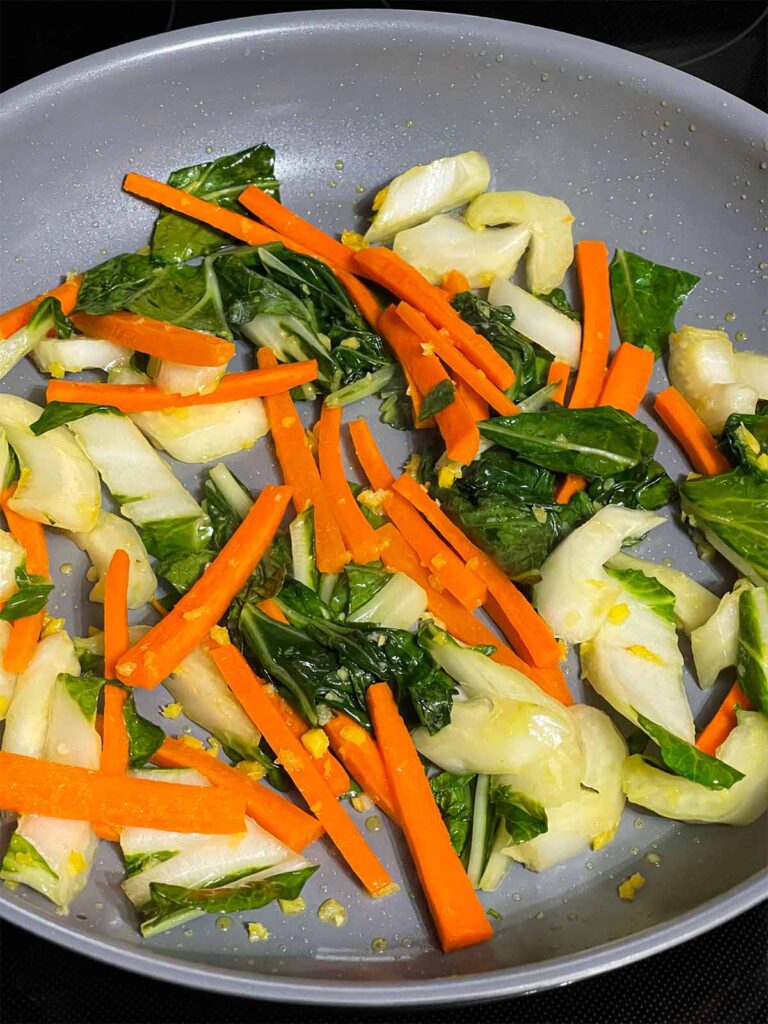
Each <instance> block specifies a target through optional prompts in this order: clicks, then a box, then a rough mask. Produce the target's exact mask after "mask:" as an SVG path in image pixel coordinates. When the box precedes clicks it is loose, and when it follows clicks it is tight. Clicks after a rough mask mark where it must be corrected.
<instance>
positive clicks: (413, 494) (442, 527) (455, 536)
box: [394, 473, 561, 665]
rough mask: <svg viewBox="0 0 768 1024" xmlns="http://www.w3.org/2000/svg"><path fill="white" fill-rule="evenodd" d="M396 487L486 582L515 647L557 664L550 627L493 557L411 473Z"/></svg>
mask: <svg viewBox="0 0 768 1024" xmlns="http://www.w3.org/2000/svg"><path fill="white" fill-rule="evenodd" d="M394 488H395V491H397V493H398V494H401V495H402V496H403V498H404V499H406V500H407V501H408V502H410V504H411V505H412V506H413V507H414V508H415V509H418V511H419V512H420V513H421V514H422V515H423V516H424V518H425V519H426V520H427V522H428V523H430V524H431V525H432V526H433V527H434V528H435V529H436V530H437V532H438V533H440V534H441V535H442V536H443V537H444V538H445V539H446V540H447V541H448V543H449V544H450V545H452V547H453V548H454V549H455V550H456V551H457V552H458V554H459V555H460V556H461V557H462V558H463V559H464V561H465V562H466V563H467V565H468V566H469V568H470V569H471V570H472V572H474V573H475V574H476V575H477V576H479V577H480V579H481V580H482V581H483V582H484V583H485V585H486V586H487V588H488V596H487V597H486V600H485V606H486V610H487V611H488V613H489V615H490V616H491V618H492V619H493V620H494V622H495V623H496V625H497V626H498V627H499V629H501V631H502V632H503V633H504V635H505V636H506V638H507V640H509V642H510V643H511V644H512V646H513V647H514V648H515V650H517V651H518V652H519V653H520V655H521V656H522V657H523V658H524V659H525V660H526V661H528V662H530V663H531V664H533V665H551V664H556V663H557V662H558V661H559V660H560V658H561V651H560V647H559V645H558V643H557V641H556V640H555V638H554V636H553V635H552V632H551V630H550V629H549V627H548V626H547V624H546V623H545V622H544V620H543V619H542V618H541V616H540V615H538V614H537V613H536V611H535V610H534V608H533V605H531V604H530V602H528V601H526V599H525V598H524V597H523V595H522V594H521V593H520V591H519V590H518V589H517V587H516V586H515V585H514V583H512V582H511V581H510V580H509V579H507V577H506V576H505V574H504V573H503V572H502V571H501V569H499V568H498V566H497V565H496V564H495V563H494V562H493V560H492V559H490V558H489V557H488V555H486V554H485V552H484V551H482V550H481V549H480V548H479V547H477V546H476V545H475V544H473V542H472V541H471V540H470V539H469V538H468V537H467V536H466V535H465V534H464V533H463V531H462V530H461V529H460V528H459V527H458V526H456V524H455V523H454V522H452V521H451V520H450V519H449V518H448V516H447V515H446V514H445V512H443V510H442V509H441V508H440V506H439V505H438V504H437V502H436V501H435V500H434V499H433V498H430V496H429V495H428V494H427V492H426V491H425V490H424V488H423V487H420V486H419V485H418V484H417V483H416V481H415V480H414V479H413V477H412V476H410V475H409V474H408V473H403V475H402V476H401V477H399V478H398V479H397V480H396V481H395V485H394Z"/></svg>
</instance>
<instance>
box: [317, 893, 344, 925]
mask: <svg viewBox="0 0 768 1024" xmlns="http://www.w3.org/2000/svg"><path fill="white" fill-rule="evenodd" d="M317 916H318V918H319V919H320V920H321V921H323V922H324V924H332V925H333V926H334V928H341V927H343V925H345V924H346V923H347V916H348V915H347V908H346V907H344V906H342V905H341V903H339V901H338V900H334V899H330V900H326V901H325V902H324V903H321V904H320V906H319V907H318V908H317Z"/></svg>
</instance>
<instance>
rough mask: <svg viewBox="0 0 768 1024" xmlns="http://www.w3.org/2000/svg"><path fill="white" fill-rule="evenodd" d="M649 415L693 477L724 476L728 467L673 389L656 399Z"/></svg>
mask: <svg viewBox="0 0 768 1024" xmlns="http://www.w3.org/2000/svg"><path fill="white" fill-rule="evenodd" d="M653 411H654V412H655V413H656V415H657V416H658V417H659V418H660V419H661V421H662V422H663V423H664V425H665V426H666V428H667V429H668V430H669V432H670V433H671V434H672V435H673V437H674V438H675V440H676V441H677V442H678V444H680V446H681V447H682V448H683V450H684V451H685V453H686V455H687V456H688V458H689V459H690V460H691V465H692V466H693V468H694V469H695V470H696V472H697V473H703V474H704V476H715V475H716V474H717V473H727V472H728V470H729V469H730V468H731V466H730V463H729V462H728V460H727V459H726V457H725V456H724V455H723V453H722V452H721V451H720V450H719V449H718V447H717V445H716V444H715V439H714V438H713V437H712V435H711V434H710V432H709V431H708V430H707V428H706V427H705V426H704V423H703V422H702V420H701V419H700V418H699V416H698V415H697V414H696V413H695V412H694V411H693V409H692V408H691V406H690V405H689V404H688V402H686V400H685V399H684V398H683V396H682V395H681V394H680V392H679V391H678V390H677V389H676V388H672V387H669V388H665V390H664V391H662V392H660V393H659V394H658V395H657V396H656V401H655V402H654V403H653Z"/></svg>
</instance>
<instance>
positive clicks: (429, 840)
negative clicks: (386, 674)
mask: <svg viewBox="0 0 768 1024" xmlns="http://www.w3.org/2000/svg"><path fill="white" fill-rule="evenodd" d="M367 698H368V707H369V709H370V712H371V718H372V720H373V726H374V729H375V730H376V736H377V738H378V743H379V748H380V750H381V755H382V758H383V760H384V766H385V768H386V771H387V777H388V778H389V783H390V786H391V787H392V791H393V792H394V794H395V799H396V801H397V806H398V810H399V811H400V817H401V820H402V826H403V831H404V832H405V838H406V839H407V841H408V848H409V849H410V851H411V856H412V857H413V860H414V863H415V865H416V870H417V871H418V874H419V879H420V881H421V885H422V888H423V889H424V893H425V895H426V897H427V902H428V903H429V909H430V912H431V914H432V919H433V920H434V922H435V927H436V928H437V933H438V936H439V938H440V945H441V946H442V947H443V950H444V952H446V953H449V952H451V951H452V950H454V949H463V948H464V947H465V946H473V945H475V944H476V943H478V942H485V941H486V940H487V939H490V938H491V936H492V935H493V929H492V928H491V925H490V922H489V921H488V918H487V917H486V914H485V910H484V908H483V905H482V904H481V903H480V900H479V899H478V898H477V894H476V893H475V890H474V888H473V886H472V883H471V882H470V880H469V878H468V877H467V873H466V871H465V870H464V867H463V866H462V863H461V861H460V860H459V858H458V856H457V855H456V851H455V850H454V849H453V847H452V846H451V840H450V837H449V835H448V830H447V829H446V827H445V824H444V822H443V819H442V817H441V816H440V811H439V810H438V808H437V804H436V803H435V798H434V796H433V795H432V790H431V789H430V786H429V782H428V780H427V776H426V775H425V773H424V768H423V766H422V764H421V761H420V760H419V755H418V753H417V751H416V747H415V746H414V745H413V740H412V739H411V736H410V733H409V732H408V729H407V727H406V725H405V722H404V721H403V720H402V718H401V717H400V714H399V712H398V710H397V704H396V703H395V700H394V697H393V696H392V691H391V690H390V688H389V687H388V686H387V684H386V683H374V685H373V686H369V687H368V692H367Z"/></svg>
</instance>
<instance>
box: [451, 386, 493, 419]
mask: <svg viewBox="0 0 768 1024" xmlns="http://www.w3.org/2000/svg"><path fill="white" fill-rule="evenodd" d="M453 383H454V384H455V385H456V394H457V395H458V396H459V398H460V399H461V400H462V402H463V403H464V405H466V407H467V410H468V412H469V415H470V416H471V417H472V419H473V420H474V421H475V423H482V422H483V420H487V419H488V417H489V416H490V415H491V410H490V409H489V408H488V403H487V402H486V400H485V399H484V398H483V397H482V396H481V395H478V393H477V392H476V391H475V390H474V388H471V387H470V386H469V384H467V382H466V381H465V380H462V379H461V377H459V375H458V374H456V379H455V380H454V382H453Z"/></svg>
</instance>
